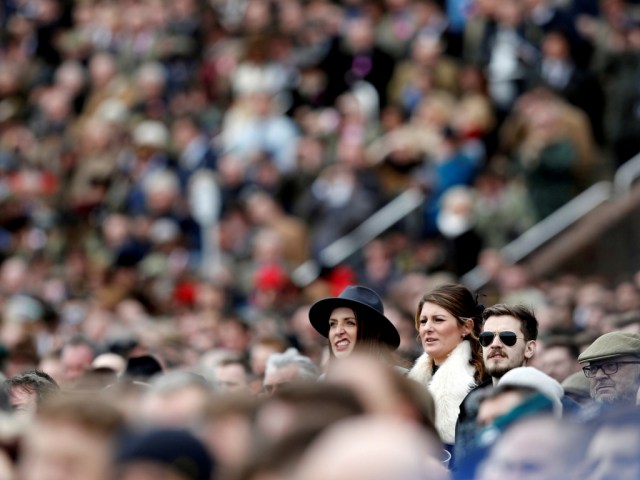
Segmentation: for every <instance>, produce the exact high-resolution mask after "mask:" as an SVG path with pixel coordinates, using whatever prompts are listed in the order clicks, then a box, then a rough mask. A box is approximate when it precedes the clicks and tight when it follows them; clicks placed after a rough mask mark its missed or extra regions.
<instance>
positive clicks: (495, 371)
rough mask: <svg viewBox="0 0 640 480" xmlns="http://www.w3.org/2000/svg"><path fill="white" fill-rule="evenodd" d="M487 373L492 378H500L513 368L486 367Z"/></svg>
mask: <svg viewBox="0 0 640 480" xmlns="http://www.w3.org/2000/svg"><path fill="white" fill-rule="evenodd" d="M486 370H487V373H488V374H489V375H491V376H492V377H493V378H502V376H503V375H504V374H505V373H507V372H508V371H510V370H513V367H493V368H489V367H487V369H486Z"/></svg>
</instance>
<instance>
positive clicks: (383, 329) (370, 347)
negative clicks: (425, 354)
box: [309, 285, 400, 358]
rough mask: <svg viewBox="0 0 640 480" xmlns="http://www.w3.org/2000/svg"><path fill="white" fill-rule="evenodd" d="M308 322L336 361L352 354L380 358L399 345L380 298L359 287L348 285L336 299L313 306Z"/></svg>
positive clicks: (371, 291) (365, 288) (396, 334)
mask: <svg viewBox="0 0 640 480" xmlns="http://www.w3.org/2000/svg"><path fill="white" fill-rule="evenodd" d="M309 321H310V322H311V324H312V325H313V327H314V328H315V329H316V330H317V331H318V333H320V334H321V335H322V336H324V337H327V338H328V340H329V347H330V352H331V355H332V357H335V358H345V357H347V356H349V355H351V354H352V353H353V352H355V351H363V352H365V351H369V352H370V353H372V354H374V355H375V354H379V355H383V354H384V353H385V352H386V351H392V350H395V349H397V348H398V346H399V345H400V335H399V334H398V331H397V330H396V327H395V326H394V325H393V323H391V321H390V320H389V319H388V318H387V317H385V315H384V306H383V303H382V299H381V298H380V296H379V295H378V294H377V293H376V292H374V291H373V290H371V289H370V288H367V287H363V286H360V285H351V286H348V287H347V288H345V289H344V290H343V291H342V292H341V293H340V295H338V296H337V297H329V298H323V299H321V300H319V301H317V302H316V303H314V304H313V305H312V306H311V309H310V310H309Z"/></svg>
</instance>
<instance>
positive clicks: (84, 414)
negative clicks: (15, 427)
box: [19, 395, 124, 480]
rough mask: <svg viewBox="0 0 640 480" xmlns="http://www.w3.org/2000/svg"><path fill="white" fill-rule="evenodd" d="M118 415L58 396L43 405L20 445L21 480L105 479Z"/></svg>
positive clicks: (93, 401)
mask: <svg viewBox="0 0 640 480" xmlns="http://www.w3.org/2000/svg"><path fill="white" fill-rule="evenodd" d="M123 426H124V419H123V417H122V415H121V413H120V412H119V411H118V410H117V409H116V408H115V407H113V406H111V405H110V404H108V403H105V402H104V401H103V400H101V399H100V398H97V397H96V398H93V397H87V396H84V395H83V396H81V397H75V396H72V397H67V396H58V397H56V398H52V399H49V400H47V401H46V402H44V403H43V404H42V405H41V406H40V408H39V409H38V412H37V413H36V416H35V417H34V420H33V422H32V423H31V424H30V425H29V427H28V428H27V430H26V432H25V434H24V436H23V441H22V447H21V453H20V460H19V471H20V478H23V479H25V480H39V479H42V478H47V479H51V480H62V479H64V480H109V479H111V478H113V470H112V458H113V454H114V445H115V437H116V435H117V434H118V433H119V432H120V430H121V429H122V428H123Z"/></svg>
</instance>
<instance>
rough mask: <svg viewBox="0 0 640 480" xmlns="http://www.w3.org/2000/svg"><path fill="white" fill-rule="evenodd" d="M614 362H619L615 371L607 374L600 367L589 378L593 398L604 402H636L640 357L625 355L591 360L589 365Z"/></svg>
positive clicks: (639, 385)
mask: <svg viewBox="0 0 640 480" xmlns="http://www.w3.org/2000/svg"><path fill="white" fill-rule="evenodd" d="M612 362H619V363H618V370H617V371H616V372H615V373H612V374H606V373H605V372H604V370H603V369H602V368H598V371H597V372H596V373H595V374H594V375H593V376H592V377H591V378H590V379H589V380H590V390H591V398H593V399H594V400H596V401H597V402H603V403H614V402H623V403H629V404H633V403H635V401H636V395H637V393H638V388H639V387H640V358H638V357H634V356H632V355H624V356H620V357H615V358H609V359H606V360H602V361H595V362H591V363H590V364H589V366H596V365H597V366H601V365H604V364H606V363H612ZM621 362H636V363H621Z"/></svg>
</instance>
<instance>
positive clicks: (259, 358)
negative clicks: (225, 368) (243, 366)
mask: <svg viewBox="0 0 640 480" xmlns="http://www.w3.org/2000/svg"><path fill="white" fill-rule="evenodd" d="M288 344H289V342H288V341H287V340H286V339H284V338H282V337H278V336H263V337H261V338H258V339H257V340H256V341H254V342H253V344H252V345H251V349H250V351H249V361H250V363H251V371H252V372H253V374H254V375H256V376H258V377H260V378H262V377H263V376H264V372H265V369H266V366H267V360H268V358H269V357H270V356H271V355H272V354H274V353H282V352H284V351H285V350H286V349H287V346H288Z"/></svg>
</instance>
